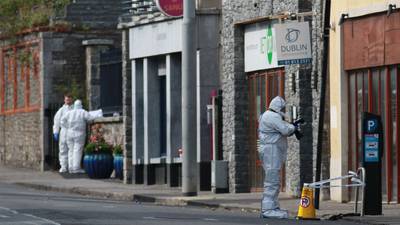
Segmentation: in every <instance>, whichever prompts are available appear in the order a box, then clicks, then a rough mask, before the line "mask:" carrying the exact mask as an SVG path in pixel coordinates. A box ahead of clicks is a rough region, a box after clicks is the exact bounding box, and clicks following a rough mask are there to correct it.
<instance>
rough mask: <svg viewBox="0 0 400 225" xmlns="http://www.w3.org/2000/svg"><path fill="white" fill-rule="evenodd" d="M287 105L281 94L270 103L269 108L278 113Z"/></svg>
mask: <svg viewBox="0 0 400 225" xmlns="http://www.w3.org/2000/svg"><path fill="white" fill-rule="evenodd" d="M285 106H286V102H285V100H284V99H283V98H282V97H280V96H276V97H275V98H274V99H272V101H271V103H269V108H270V109H272V110H274V111H275V112H277V113H279V112H281V111H282V109H283V108H285Z"/></svg>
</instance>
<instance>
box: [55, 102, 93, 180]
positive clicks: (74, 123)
mask: <svg viewBox="0 0 400 225" xmlns="http://www.w3.org/2000/svg"><path fill="white" fill-rule="evenodd" d="M89 120H90V115H89V113H88V112H87V111H86V110H84V109H82V102H81V101H80V100H76V101H75V102H74V109H73V110H71V111H69V112H67V113H66V114H65V115H64V116H63V117H62V119H61V124H62V125H63V126H65V127H67V135H66V137H67V144H68V148H69V154H68V170H69V172H70V173H84V172H85V171H84V170H83V169H82V168H81V159H82V151H83V146H84V145H85V140H86V123H87V121H89Z"/></svg>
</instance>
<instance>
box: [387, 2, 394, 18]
mask: <svg viewBox="0 0 400 225" xmlns="http://www.w3.org/2000/svg"><path fill="white" fill-rule="evenodd" d="M395 9H396V5H395V4H389V5H388V10H387V14H386V16H390V14H392V13H393V11H394V10H395Z"/></svg>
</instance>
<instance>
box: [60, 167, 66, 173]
mask: <svg viewBox="0 0 400 225" xmlns="http://www.w3.org/2000/svg"><path fill="white" fill-rule="evenodd" d="M58 172H60V173H66V172H68V171H67V169H65V168H61V169H60V170H59V171H58Z"/></svg>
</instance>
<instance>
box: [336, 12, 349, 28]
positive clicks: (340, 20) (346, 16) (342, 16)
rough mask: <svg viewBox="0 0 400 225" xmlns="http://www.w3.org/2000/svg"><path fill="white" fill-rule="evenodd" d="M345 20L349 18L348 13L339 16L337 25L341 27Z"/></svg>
mask: <svg viewBox="0 0 400 225" xmlns="http://www.w3.org/2000/svg"><path fill="white" fill-rule="evenodd" d="M346 18H349V14H348V13H343V14H342V15H341V16H340V19H339V22H338V25H339V26H341V25H342V24H343V23H344V20H345V19H346Z"/></svg>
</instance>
